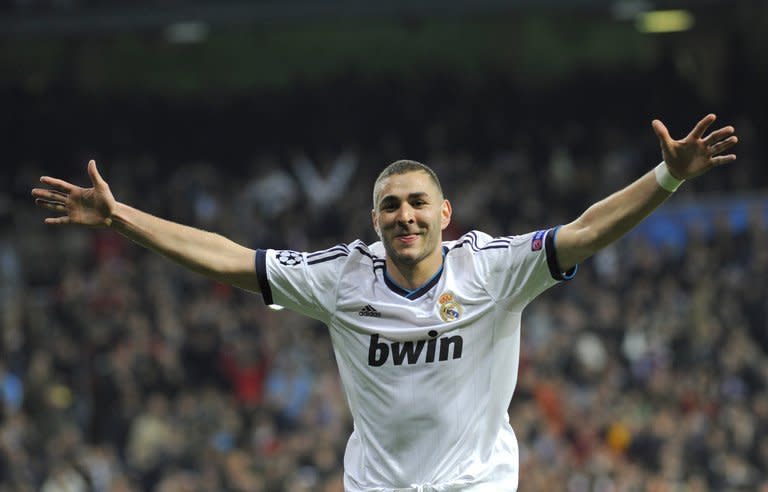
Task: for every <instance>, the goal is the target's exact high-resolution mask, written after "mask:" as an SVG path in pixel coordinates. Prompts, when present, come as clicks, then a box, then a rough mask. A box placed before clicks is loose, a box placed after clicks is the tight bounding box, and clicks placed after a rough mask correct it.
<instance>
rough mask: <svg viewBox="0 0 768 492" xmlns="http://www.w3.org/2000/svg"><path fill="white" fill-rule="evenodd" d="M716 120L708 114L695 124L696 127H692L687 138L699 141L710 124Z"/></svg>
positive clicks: (712, 115)
mask: <svg viewBox="0 0 768 492" xmlns="http://www.w3.org/2000/svg"><path fill="white" fill-rule="evenodd" d="M716 119H717V116H715V115H714V114H712V113H710V114H708V115H707V116H705V117H704V118H702V119H701V121H699V122H698V123H696V126H694V127H693V130H691V133H689V134H688V138H695V139H699V138H701V136H702V135H704V132H705V131H707V128H709V125H711V124H712V122H713V121H715V120H716Z"/></svg>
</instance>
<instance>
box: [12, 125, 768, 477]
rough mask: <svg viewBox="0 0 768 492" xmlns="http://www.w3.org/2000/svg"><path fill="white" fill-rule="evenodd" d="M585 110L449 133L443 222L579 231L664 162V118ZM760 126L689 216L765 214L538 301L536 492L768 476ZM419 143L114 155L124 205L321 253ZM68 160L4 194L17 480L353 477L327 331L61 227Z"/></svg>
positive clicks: (104, 239)
mask: <svg viewBox="0 0 768 492" xmlns="http://www.w3.org/2000/svg"><path fill="white" fill-rule="evenodd" d="M694 117H698V115H693V116H692V118H694ZM735 124H736V126H737V128H738V129H739V133H740V135H749V133H750V130H749V128H748V123H747V122H746V120H745V121H738V120H737V121H736V122H735ZM563 125H564V126H563V127H562V128H559V129H557V131H553V130H552V129H536V128H528V129H525V130H520V132H518V134H517V135H516V137H515V138H514V139H512V140H511V141H510V143H509V146H508V147H501V146H499V147H497V148H492V149H488V151H487V152H485V153H483V154H479V153H477V152H474V151H472V150H470V149H468V150H466V151H461V150H457V149H455V148H451V146H450V145H447V144H446V137H445V135H446V131H445V128H444V127H441V126H440V125H435V126H432V127H429V128H428V129H427V130H426V131H425V133H424V135H423V141H424V142H426V149H425V152H424V155H425V158H424V159H423V160H424V161H425V162H427V163H428V164H430V165H432V166H434V167H435V169H436V170H437V171H438V174H439V175H440V176H441V178H442V180H443V187H444V189H445V190H446V194H447V196H448V198H450V199H451V200H452V202H453V204H454V210H455V218H454V223H453V224H452V226H451V228H450V229H449V230H448V231H447V234H446V238H447V239H454V238H456V237H458V236H459V235H460V234H462V233H463V232H466V231H468V230H470V229H480V230H484V231H486V232H488V233H491V234H497V235H509V234H517V233H524V232H528V231H531V230H535V229H540V228H543V227H547V226H551V225H555V224H558V223H564V222H566V221H569V220H571V219H572V218H574V216H575V214H577V213H578V212H579V211H580V210H582V209H583V208H585V207H586V206H587V205H589V204H590V203H592V202H593V201H595V200H597V199H599V198H601V197H602V196H605V195H606V194H607V193H609V192H611V191H613V190H615V189H617V188H618V187H620V186H622V185H623V184H627V183H629V182H630V181H631V180H632V179H634V177H636V176H638V175H639V174H640V173H642V172H644V171H645V170H647V169H650V168H651V167H652V165H654V164H656V161H655V159H657V156H658V149H657V147H656V142H655V139H654V137H653V135H652V133H651V131H650V128H649V129H648V134H647V138H641V139H637V138H636V137H630V136H629V135H627V134H625V133H622V131H621V130H620V129H617V128H615V127H611V126H610V125H607V124H606V125H604V126H603V127H600V128H597V129H594V128H591V129H590V130H589V131H586V129H584V128H582V127H579V126H578V122H568V123H567V124H563ZM548 134H558V135H562V136H564V138H562V139H560V141H559V143H553V142H548V139H547V137H546V135H548ZM673 134H674V132H673ZM743 140H744V141H745V142H746V143H744V144H740V146H741V147H740V148H739V149H738V153H739V156H740V160H739V161H737V163H736V164H735V165H733V166H732V167H730V168H728V169H718V170H715V171H713V172H712V173H711V176H708V177H705V178H703V179H702V180H700V181H694V182H691V183H686V184H685V185H684V187H683V188H682V189H681V190H680V191H679V192H678V195H677V196H675V197H673V198H672V199H671V200H670V203H669V204H668V205H667V206H670V207H671V206H674V204H675V203H681V201H686V202H694V203H695V202H697V201H701V202H703V201H707V200H711V199H712V195H711V193H712V192H715V191H716V192H718V193H719V194H720V195H719V197H721V198H722V197H728V196H729V194H731V193H737V192H739V193H744V192H750V193H752V194H753V195H756V196H760V193H763V195H762V197H763V198H762V202H761V201H759V200H758V201H757V202H756V203H762V204H763V206H762V208H761V207H758V206H756V207H754V209H753V210H752V211H751V213H750V214H749V217H748V219H747V220H748V221H747V222H746V224H741V225H739V224H735V223H734V222H733V221H731V220H729V219H730V218H729V217H728V216H725V215H722V216H721V215H715V216H714V217H712V218H711V219H712V220H711V221H709V222H708V223H706V224H702V223H700V222H692V223H685V224H678V227H680V228H682V229H684V230H685V234H686V238H687V239H686V242H685V244H684V245H683V247H672V246H669V245H665V244H663V243H658V242H654V241H652V240H650V239H648V238H647V237H645V236H643V235H641V234H636V233H635V234H632V235H630V236H628V237H627V238H625V239H622V240H621V241H620V242H618V243H617V244H615V245H613V246H611V247H609V248H608V249H606V250H604V251H602V252H601V253H599V254H598V255H597V256H596V257H595V258H592V259H590V260H588V261H587V262H586V263H585V264H584V265H582V267H581V269H580V271H579V274H578V275H577V277H576V279H574V280H573V281H571V282H570V283H569V284H568V285H562V286H556V287H554V288H553V289H552V290H550V291H549V292H546V293H545V294H543V295H542V296H541V297H540V298H539V299H537V300H536V301H535V302H534V303H533V304H532V305H531V306H530V307H529V308H528V310H527V312H526V315H525V316H524V317H523V334H522V337H523V342H522V347H521V360H522V363H521V370H520V378H519V382H518V386H517V389H516V392H515V396H514V398H513V400H512V402H511V404H510V407H509V415H510V419H511V424H512V427H513V428H514V429H515V432H516V434H517V436H518V440H519V442H520V447H521V489H520V490H521V491H555V490H558V491H559V490H563V491H568V492H620V491H621V492H635V491H637V492H640V491H643V492H646V491H647V492H664V491H669V492H704V491H723V492H725V491H733V492H747V491H763V492H766V491H768V472H766V470H768V391H767V390H768V322H767V321H766V320H768V302H766V292H768V212H767V211H766V207H765V203H766V201H765V195H764V193H765V189H766V184H767V183H766V173H765V171H764V169H763V170H762V171H761V174H757V175H756V174H755V169H757V168H758V167H760V166H758V165H757V164H756V163H758V162H760V159H761V158H763V157H765V155H764V149H761V148H759V147H757V144H755V143H754V140H753V143H752V144H750V143H749V141H750V140H749V139H748V138H745V139H743ZM638 142H641V143H638ZM406 147H407V145H405V146H404V145H403V144H402V142H400V141H398V140H397V139H396V138H385V139H382V140H381V141H380V142H379V143H378V144H377V145H373V146H370V145H366V146H363V145H358V144H349V145H346V146H339V147H338V148H337V149H334V150H325V151H323V152H308V153H306V154H304V153H300V152H290V153H286V154H279V155H278V154H269V153H265V154H263V155H258V156H256V157H254V158H253V159H252V160H251V162H249V163H247V165H243V166H241V167H239V168H232V167H229V168H227V167H222V166H220V164H221V163H219V162H213V161H203V162H199V161H198V162H190V163H188V164H186V165H183V166H177V167H176V168H175V169H174V170H172V171H169V170H168V169H167V168H165V167H164V165H163V163H162V162H159V159H158V158H157V157H153V156H152V154H151V152H148V153H145V154H143V155H141V156H138V157H137V156H133V155H125V156H122V157H119V158H115V159H112V160H111V161H105V162H100V163H99V164H100V169H101V171H102V174H103V175H104V176H105V178H106V179H107V180H108V182H110V184H111V186H112V189H113V191H114V193H115V195H116V196H117V197H118V199H119V200H121V201H125V202H127V203H130V204H133V205H136V206H138V207H140V208H142V209H144V210H147V211H151V212H154V213H157V214H159V215H161V216H164V217H167V218H171V219H174V220H177V221H180V222H183V223H187V224H191V225H196V226H198V227H202V228H205V229H209V230H215V231H217V232H221V233H222V234H224V235H225V236H228V237H230V238H232V239H234V240H236V241H238V242H241V243H243V244H245V245H248V246H250V247H274V248H290V249H294V250H306V251H311V250H313V249H320V248H325V247H328V246H330V245H333V244H335V243H338V242H342V241H345V242H348V241H351V240H352V239H354V238H362V239H365V240H367V241H369V242H371V241H374V240H375V237H374V233H373V230H372V228H371V226H370V200H371V186H372V183H373V180H374V178H375V175H376V173H377V172H378V170H379V169H380V168H381V167H383V166H384V165H386V164H387V163H388V162H390V161H392V160H394V159H397V158H400V157H411V156H404V155H403V154H404V153H405V151H404V148H406ZM363 148H364V149H365V150H361V149H363ZM762 168H764V166H762ZM50 172H51V171H47V170H45V169H40V166H39V165H35V163H30V164H29V165H28V166H26V167H25V168H24V169H23V170H19V172H18V173H17V175H16V176H15V182H14V183H13V184H12V186H13V189H14V192H13V193H9V194H8V195H7V196H6V197H4V198H5V203H6V205H5V207H3V210H5V213H4V214H3V216H2V217H3V220H2V222H1V223H0V224H1V225H2V228H3V234H2V236H0V240H1V241H2V242H0V308H1V309H0V311H1V313H2V333H0V334H1V335H2V336H1V338H0V403H1V405H0V410H1V411H2V415H1V416H0V492H25V491H33V490H41V491H43V492H79V491H83V492H84V491H94V492H106V491H113V492H124V491H125V492H127V491H156V492H176V491H179V492H182V491H183V492H187V491H188V492H203V491H223V492H258V491H290V492H298V491H321V492H331V491H339V490H341V483H342V456H343V451H344V446H345V444H346V439H347V437H348V435H349V433H350V431H351V425H352V423H351V420H350V417H349V414H348V411H347V409H346V402H345V398H344V395H343V391H342V388H341V386H340V382H339V379H338V376H337V373H336V366H335V362H334V354H333V350H332V347H331V346H330V342H329V338H328V336H327V333H326V331H325V328H324V327H323V326H322V325H319V324H318V323H317V322H314V321H312V320H308V319H306V318H303V317H300V316H298V315H295V314H293V313H289V312H287V311H275V310H272V309H269V308H267V307H266V306H264V305H263V303H262V301H261V299H260V297H259V296H257V295H253V294H250V293H247V292H242V291H239V290H236V289H232V288H230V287H228V286H224V285H220V284H216V283H212V282H210V281H208V280H206V279H204V278H202V277H199V276H197V275H195V274H192V273H188V272H185V271H183V270H182V269H181V268H180V267H177V266H175V265H174V264H172V263H171V262H169V261H167V260H165V259H163V258H161V257H159V256H157V255H155V254H153V253H149V252H146V251H144V250H142V249H140V248H138V247H137V246H135V245H132V244H131V243H129V242H128V241H127V240H125V239H123V238H121V237H119V236H118V235H116V234H113V233H112V232H110V231H108V230H94V231H88V230H83V229H76V228H72V229H68V228H62V229H55V230H52V229H51V228H46V227H44V226H43V225H42V213H41V212H40V211H39V210H37V209H35V208H34V206H33V204H32V200H31V199H29V198H28V189H29V188H30V187H31V186H33V184H34V183H35V182H36V179H37V176H39V175H40V174H43V173H50ZM78 173H81V174H78V175H77V177H75V178H72V179H73V180H74V181H76V182H79V183H80V184H85V183H86V182H87V178H86V175H85V166H84V164H83V166H82V169H79V170H78ZM64 177H66V178H70V176H64Z"/></svg>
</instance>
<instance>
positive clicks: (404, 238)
mask: <svg viewBox="0 0 768 492" xmlns="http://www.w3.org/2000/svg"><path fill="white" fill-rule="evenodd" d="M418 238H419V235H418V234H400V235H398V236H395V239H396V240H397V241H400V242H401V243H405V244H410V243H412V242H414V241H416V239H418Z"/></svg>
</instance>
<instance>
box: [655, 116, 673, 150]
mask: <svg viewBox="0 0 768 492" xmlns="http://www.w3.org/2000/svg"><path fill="white" fill-rule="evenodd" d="M651 127H652V128H653V131H654V132H655V133H656V136H657V137H659V143H660V144H661V147H662V148H667V147H668V146H669V143H670V142H671V141H672V137H671V136H669V130H667V127H666V126H664V123H662V122H661V121H660V120H653V121H652V122H651Z"/></svg>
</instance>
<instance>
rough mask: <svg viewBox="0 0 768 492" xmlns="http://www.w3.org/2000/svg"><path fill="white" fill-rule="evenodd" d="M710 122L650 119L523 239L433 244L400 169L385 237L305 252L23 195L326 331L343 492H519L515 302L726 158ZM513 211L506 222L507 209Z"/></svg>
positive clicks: (379, 196) (69, 197)
mask: <svg viewBox="0 0 768 492" xmlns="http://www.w3.org/2000/svg"><path fill="white" fill-rule="evenodd" d="M714 121H715V115H712V114H710V115H708V116H706V117H704V118H703V119H702V120H701V121H699V122H698V123H697V124H696V126H695V127H694V128H693V130H692V131H691V132H690V134H689V135H688V136H687V137H685V138H683V139H682V140H674V139H672V138H671V137H670V135H669V132H668V131H667V128H666V127H665V126H664V125H663V124H662V123H661V122H660V121H658V120H654V121H653V123H652V127H653V130H654V131H655V133H656V135H657V136H658V138H659V141H660V143H661V151H662V157H663V161H662V162H661V163H660V164H659V165H658V166H656V167H655V169H653V170H650V171H648V172H647V173H645V175H644V176H642V177H640V178H639V179H637V180H636V181H634V182H633V183H631V184H630V185H629V186H627V187H626V188H624V189H622V190H620V191H618V192H616V193H614V194H612V195H610V196H609V197H607V198H605V199H603V200H601V201H599V202H598V203H596V204H594V205H592V206H591V207H589V208H588V209H587V210H586V211H585V212H584V213H582V214H581V215H580V216H579V217H578V218H576V219H575V220H574V221H573V222H570V223H568V224H565V225H563V226H561V227H555V228H552V229H548V230H541V231H536V232H531V233H528V234H523V235H519V236H505V237H496V238H493V237H490V236H488V235H487V234H484V233H482V232H478V231H472V232H469V233H467V234H465V235H464V236H462V237H461V238H459V239H458V240H456V241H445V242H444V241H443V240H442V231H443V230H444V229H445V228H446V227H447V226H448V224H449V222H450V220H451V204H450V202H449V201H448V200H446V199H445V198H444V196H443V191H442V189H441V187H440V182H439V181H438V178H437V176H436V175H435V174H434V172H433V171H432V170H431V169H430V168H428V167H427V166H425V165H423V164H420V163H417V162H414V161H397V162H395V163H393V164H391V165H389V166H388V167H387V168H386V169H384V171H383V172H382V173H381V174H380V175H379V177H378V179H377V180H376V182H375V184H374V187H373V210H372V212H371V216H372V221H373V227H374V229H375V230H376V233H377V234H378V236H379V238H380V241H378V242H376V243H374V244H371V245H367V244H364V243H363V242H361V241H354V242H351V243H349V244H339V245H336V246H333V247H331V248H328V249H326V250H323V251H317V252H313V253H300V252H296V251H287V250H283V251H276V250H272V249H259V250H252V249H249V248H246V247H244V246H241V245H238V244H235V243H234V242H231V241H230V240H228V239H226V238H224V237H222V236H220V235H217V234H214V233H210V232H206V231H202V230H199V229H195V228H192V227H187V226H184V225H180V224H177V223H173V222H169V221H167V220H163V219H161V218H158V217H155V216H152V215H150V214H147V213H145V212H142V211H139V210H137V209H135V208H132V207H130V206H128V205H126V204H124V203H121V202H119V201H117V200H116V199H115V198H114V197H113V195H112V193H111V192H110V189H109V186H108V185H107V183H106V182H105V181H104V179H102V177H101V176H100V174H99V172H98V170H97V168H96V164H95V162H94V161H90V162H89V163H88V173H89V175H90V179H91V182H92V184H93V186H92V187H91V188H81V187H79V186H75V185H73V184H70V183H68V182H66V181H62V180H60V179H55V178H51V177H42V178H41V182H42V183H43V184H44V185H46V187H45V188H35V189H33V190H32V195H33V196H34V197H35V199H36V200H35V201H36V203H37V204H38V205H40V206H42V207H43V208H45V209H48V210H50V211H52V212H57V213H59V214H63V215H60V216H58V217H49V218H46V219H45V222H46V223H48V224H56V225H61V224H84V225H89V226H100V227H109V228H112V229H114V230H115V231H117V232H119V233H120V234H122V235H124V236H126V237H128V238H130V239H131V240H133V241H135V242H137V243H138V244H140V245H142V246H145V247H147V248H151V249H152V250H155V251H157V252H159V253H161V254H163V255H165V256H167V257H169V258H171V259H172V260H174V261H176V262H178V263H180V264H181V265H183V266H185V267H187V268H190V269H192V270H194V271H197V272H200V273H202V274H204V275H207V276H208V277H211V278H213V279H215V280H217V281H219V282H227V283H229V284H232V285H235V286H237V287H240V288H243V289H246V290H249V291H253V292H260V293H261V295H262V296H263V299H264V301H265V302H266V303H267V304H279V305H282V306H285V307H287V308H290V309H293V310H296V311H298V312H300V313H303V314H305V315H307V316H311V317H313V318H316V319H318V320H320V321H322V322H323V323H325V324H326V325H327V326H328V329H329V331H330V335H331V339H332V343H333V347H334V351H335V354H336V359H337V362H338V366H339V372H340V374H341V379H342V382H343V385H344V388H345V391H346V396H347V401H348V404H349V408H350V410H351V413H352V416H353V419H354V431H353V433H352V435H351V437H350V438H349V441H348V444H347V449H346V453H345V459H344V468H345V473H344V486H345V489H346V490H348V491H353V492H357V491H391V490H403V491H405V490H410V491H449V490H467V491H470V490H471V491H514V490H517V485H518V466H519V465H518V463H519V460H518V446H517V440H516V438H515V434H514V432H513V431H512V428H511V426H510V424H509V419H508V415H507V407H508V405H509V402H510V399H511V398H512V394H513V391H514V389H515V384H516V380H517V368H518V361H519V355H520V354H519V351H520V319H521V315H522V312H523V309H524V308H525V306H526V305H527V304H528V303H529V302H531V300H532V299H534V298H535V297H536V296H537V295H539V294H540V293H541V292H543V291H544V290H545V289H547V288H548V287H550V286H552V285H554V284H555V283H557V282H559V281H562V280H568V279H570V278H571V277H573V275H574V274H575V272H576V268H577V265H578V264H579V263H580V262H582V261H583V260H585V259H586V258H588V257H589V256H591V255H593V254H594V253H595V252H597V251H598V250H599V249H600V248H603V247H604V246H606V245H608V244H610V243H612V242H613V241H615V240H616V239H618V238H619V237H621V236H622V235H624V234H625V233H626V232H628V231H629V230H630V229H632V228H633V227H634V226H635V225H636V224H637V223H638V222H640V221H641V220H642V219H643V218H644V217H646V216H647V215H648V214H649V213H651V212H652V211H653V210H654V209H655V208H656V207H658V206H659V205H661V204H662V202H664V201H665V200H666V199H667V197H669V196H670V194H671V193H672V192H674V191H675V190H676V189H677V187H678V186H679V185H680V184H681V183H682V182H683V180H686V179H689V178H693V177H695V176H698V175H699V174H702V173H704V172H706V171H708V170H709V169H710V168H712V167H714V166H718V165H721V164H726V163H729V162H731V161H733V160H735V159H736V156H735V155H733V154H724V153H725V152H726V151H727V150H728V149H730V148H731V147H733V146H734V145H735V144H736V142H737V137H736V136H735V134H734V132H735V130H734V128H733V127H731V126H725V127H722V128H720V129H718V130H715V131H713V132H711V133H709V134H706V135H705V133H706V132H707V129H708V127H709V126H710V125H711V124H712V123H713V122H714ZM509 213H510V214H512V213H514V210H510V211H509Z"/></svg>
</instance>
